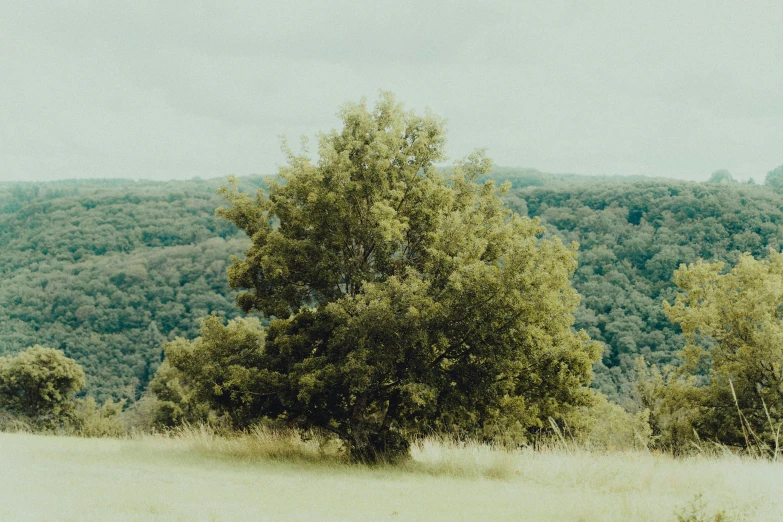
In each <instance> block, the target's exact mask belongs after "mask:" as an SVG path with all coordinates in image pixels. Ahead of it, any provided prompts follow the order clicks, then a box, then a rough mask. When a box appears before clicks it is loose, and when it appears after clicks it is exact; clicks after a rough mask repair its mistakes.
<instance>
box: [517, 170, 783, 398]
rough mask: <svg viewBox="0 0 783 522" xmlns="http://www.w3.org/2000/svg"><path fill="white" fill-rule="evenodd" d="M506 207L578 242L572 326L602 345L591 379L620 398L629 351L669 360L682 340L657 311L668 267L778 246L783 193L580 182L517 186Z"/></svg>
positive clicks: (742, 187) (668, 296) (626, 391)
mask: <svg viewBox="0 0 783 522" xmlns="http://www.w3.org/2000/svg"><path fill="white" fill-rule="evenodd" d="M510 203H511V204H512V206H516V208H517V210H518V211H519V212H522V213H524V212H527V213H528V214H529V215H530V216H540V217H541V219H542V221H543V222H544V224H545V225H546V227H547V229H548V232H549V233H552V234H556V235H558V236H560V237H561V238H562V239H563V240H564V241H566V242H571V241H576V242H578V243H579V245H580V249H579V250H580V253H579V268H578V269H577V271H576V274H575V276H574V279H573V282H574V286H575V288H576V290H577V291H578V292H579V293H580V294H581V295H582V302H581V305H580V308H579V310H578V312H577V314H575V315H576V327H577V328H584V329H586V330H587V331H588V332H589V333H590V336H591V337H592V338H593V339H596V340H599V341H601V342H603V343H604V345H605V351H604V356H603V361H602V364H599V365H597V367H596V368H595V369H596V374H597V376H596V381H595V383H594V385H595V386H596V387H598V388H600V389H601V390H603V391H604V392H605V393H606V394H608V395H609V396H611V397H613V398H615V399H616V400H620V401H622V399H624V398H627V397H629V395H630V393H631V389H630V388H631V383H630V382H629V380H630V379H632V378H633V374H634V366H635V359H636V357H638V356H639V355H642V356H644V357H645V359H646V360H647V361H648V362H649V363H653V364H667V363H672V362H675V354H676V352H678V351H679V350H680V349H681V348H682V346H683V344H684V340H683V338H682V336H681V335H680V334H679V331H678V329H677V328H676V327H675V326H674V325H672V324H671V323H670V322H669V321H668V320H667V319H666V317H665V316H664V315H663V310H662V303H663V301H664V300H668V301H670V302H673V300H674V297H675V295H676V293H677V292H676V287H675V285H674V284H673V283H672V273H673V272H674V270H676V269H677V268H678V267H679V265H680V264H681V263H692V262H695V261H697V260H698V259H704V260H707V261H724V262H726V263H727V267H728V266H731V265H733V264H734V263H735V262H736V260H737V259H738V257H739V256H740V254H741V253H743V252H750V253H752V254H753V255H754V256H756V257H765V256H766V255H767V252H768V250H769V249H770V248H774V249H777V250H780V248H781V243H783V197H781V196H780V195H779V194H776V193H775V192H773V191H772V190H770V189H769V188H767V187H760V186H756V185H748V184H729V185H726V184H711V183H693V182H680V181H674V180H654V181H641V180H635V181H621V180H615V181H598V182H592V183H584V182H582V183H575V184H572V185H571V186H558V187H556V188H547V187H541V188H537V187H529V188H526V189H523V190H518V191H515V192H513V194H512V195H511V197H510Z"/></svg>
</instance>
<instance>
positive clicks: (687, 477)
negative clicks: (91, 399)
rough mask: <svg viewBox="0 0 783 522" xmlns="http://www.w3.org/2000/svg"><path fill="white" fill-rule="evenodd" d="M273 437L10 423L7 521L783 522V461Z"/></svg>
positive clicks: (3, 464) (1, 462) (0, 506)
mask: <svg viewBox="0 0 783 522" xmlns="http://www.w3.org/2000/svg"><path fill="white" fill-rule="evenodd" d="M263 437H264V434H260V435H259V436H258V437H256V439H259V438H260V439H263ZM265 444H266V442H264V441H263V440H261V441H259V440H253V438H252V437H248V438H246V440H235V441H227V440H225V439H220V438H218V437H215V436H213V435H212V434H210V433H205V432H201V433H199V432H198V430H194V431H193V432H191V433H187V434H184V435H180V436H176V437H163V436H147V437H141V438H137V439H127V440H117V439H81V438H69V437H53V436H38V435H28V434H2V433H0V469H1V470H2V473H0V520H14V521H16V520H46V521H50V520H74V521H75V520H183V521H185V520H187V521H192V520H208V521H212V520H226V521H228V520H394V521H397V520H557V521H560V520H563V521H568V520H573V521H605V520H622V521H629V520H687V521H689V522H690V521H713V520H715V521H717V520H722V521H726V520H765V521H767V520H772V521H774V520H783V464H781V463H777V464H775V463H771V462H767V461H760V460H751V459H741V458H738V457H733V456H730V455H727V456H725V457H722V458H715V457H711V458H707V457H695V458H689V459H682V460H677V459H673V458H671V457H667V456H661V455H651V454H647V453H624V454H619V453H615V454H590V453H587V452H581V451H562V450H561V451H553V452H534V451H520V452H516V453H508V452H503V451H499V450H493V449H491V448H488V447H482V446H469V447H459V446H455V445H449V444H443V443H438V442H434V441H429V442H424V443H421V444H419V445H417V446H416V447H415V448H414V452H413V455H414V458H413V460H412V461H411V462H409V463H406V464H404V465H401V466H397V467H392V466H381V467H376V468H367V467H361V466H349V465H345V464H343V463H341V462H339V461H337V460H335V459H333V458H330V457H329V456H328V455H329V448H326V449H324V448H319V447H318V444H317V443H316V442H310V443H296V442H292V443H290V444H287V445H286V444H283V445H282V446H281V445H280V444H277V445H276V446H275V448H277V449H273V450H269V446H268V444H267V445H265ZM297 444H298V445H297ZM281 448H282V449H281ZM286 448H287V449H286ZM287 452H288V453H287ZM323 453H325V454H326V456H325V457H324V456H322V457H319V456H318V455H319V454H323ZM721 517H723V518H721Z"/></svg>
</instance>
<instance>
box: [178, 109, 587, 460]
mask: <svg viewBox="0 0 783 522" xmlns="http://www.w3.org/2000/svg"><path fill="white" fill-rule="evenodd" d="M340 116H341V117H342V120H343V124H344V126H343V129H342V130H341V131H340V132H337V131H332V132H331V133H329V134H325V135H322V136H321V137H320V147H319V157H320V159H319V161H318V162H317V163H315V164H314V163H312V162H311V161H310V159H309V158H308V157H307V156H306V155H296V154H294V153H292V152H291V151H290V150H287V153H288V165H287V166H285V167H283V168H281V169H280V175H279V181H276V182H275V181H273V182H271V183H269V191H268V193H266V192H261V191H259V193H258V194H257V195H256V197H255V198H251V197H249V196H248V195H246V194H243V193H240V192H238V191H237V189H236V185H232V186H229V187H226V188H223V189H222V190H221V193H222V194H223V196H224V197H226V198H227V200H228V201H229V203H230V206H229V207H227V208H223V209H220V210H219V211H218V214H219V215H221V216H223V217H225V218H227V219H228V220H230V221H231V222H233V223H234V224H236V225H237V226H238V227H239V228H241V229H242V230H244V231H245V232H246V233H247V235H248V237H250V238H251V240H252V242H253V243H252V246H251V247H250V249H249V250H247V252H246V256H245V258H244V259H234V260H233V264H232V265H231V266H230V268H229V270H228V274H229V281H230V283H231V286H232V288H234V289H239V290H244V291H243V292H241V293H240V294H239V295H238V297H237V302H238V304H239V306H240V307H241V308H242V309H243V310H244V311H245V312H253V311H255V312H258V313H261V314H263V315H264V316H266V317H269V318H274V319H275V320H273V321H272V323H271V327H270V328H269V330H268V332H267V334H266V339H265V342H263V341H262V338H261V336H259V335H258V334H257V333H256V334H254V333H253V332H251V331H249V330H247V328H245V327H243V326H242V325H241V323H232V325H229V327H224V326H223V325H222V324H221V323H220V321H219V320H218V319H217V318H213V319H208V320H207V321H206V322H205V324H204V326H203V329H202V339H201V340H200V341H198V342H197V343H196V344H194V345H192V346H191V347H189V348H186V347H180V348H174V349H172V348H173V347H172V348H170V349H169V351H171V352H172V353H174V352H176V353H178V355H175V356H173V357H171V359H170V361H171V364H172V366H174V367H176V368H178V369H179V370H181V371H182V373H183V375H184V377H183V379H184V381H188V385H192V386H196V387H200V389H201V391H200V392H199V396H201V397H205V398H208V399H209V400H210V402H211V404H212V406H213V407H215V408H217V409H219V410H222V411H225V412H227V413H228V414H229V415H232V416H233V418H234V419H235V421H236V422H240V423H245V422H249V421H250V420H252V419H258V418H259V417H261V416H266V417H270V418H276V419H285V420H287V421H288V422H291V423H295V424H297V425H300V426H305V427H320V428H322V429H324V430H328V431H330V432H332V433H334V434H336V435H337V436H339V437H340V438H341V439H342V440H343V441H345V442H346V443H347V445H348V446H349V448H350V451H351V456H352V458H354V459H358V460H374V459H375V458H377V457H378V456H379V455H382V456H384V457H395V456H399V455H405V454H407V448H408V440H409V437H410V436H412V435H414V434H416V433H423V432H426V431H428V430H432V429H442V430H449V431H452V432H456V431H463V432H468V433H473V434H479V435H480V434H484V435H487V436H491V435H492V434H493V433H497V432H498V431H503V430H510V429H513V430H516V432H518V433H520V434H521V436H524V433H526V432H528V431H529V430H536V429H541V428H543V427H545V426H548V417H555V418H560V417H561V416H562V415H563V414H564V413H565V412H567V411H569V410H570V409H571V408H573V407H574V406H578V405H582V404H586V403H588V402H590V394H589V393H588V390H587V388H586V386H587V385H588V384H589V382H590V378H591V366H592V363H593V362H594V361H595V360H596V359H597V357H598V355H599V352H598V348H597V346H596V345H595V344H594V343H592V342H590V341H589V339H588V338H587V335H586V334H584V333H583V332H581V333H577V332H575V331H573V329H572V327H571V326H572V324H573V317H572V312H573V310H574V309H575V307H576V306H577V303H578V300H579V297H578V295H577V294H576V292H574V290H573V289H572V288H571V286H570V283H569V276H570V275H571V274H572V273H573V271H574V269H575V267H576V245H573V246H572V247H571V248H567V247H565V246H563V245H562V244H561V242H560V241H559V240H558V239H556V238H555V239H547V240H543V239H540V236H541V235H542V234H543V232H544V229H543V228H542V227H541V226H540V224H539V222H538V221H537V220H531V219H528V218H522V217H520V216H518V215H515V214H513V213H511V212H510V211H509V210H507V209H506V208H504V206H503V204H502V201H501V199H500V197H499V194H500V193H501V192H502V191H503V190H505V189H504V188H503V189H501V190H498V189H497V188H496V187H495V185H494V184H493V183H491V182H489V183H485V184H478V183H477V182H476V180H477V179H478V177H479V176H480V175H482V174H485V173H487V172H488V170H489V168H490V162H489V160H487V159H486V158H485V157H484V155H483V153H481V152H478V153H474V154H472V155H471V156H469V157H468V158H467V160H465V161H463V162H461V163H458V164H457V165H456V166H455V167H454V168H453V169H452V170H451V171H449V172H448V173H444V172H442V171H440V170H438V169H436V168H435V164H436V163H437V162H439V161H441V160H442V159H443V145H444V130H443V122H442V121H441V120H440V119H438V118H437V117H435V116H432V115H431V114H425V115H424V116H418V115H416V114H414V113H412V112H406V111H404V110H403V109H402V106H401V105H399V104H397V103H396V102H395V100H394V98H393V97H392V96H391V95H390V94H383V95H382V96H381V99H380V101H379V103H378V105H377V106H376V107H375V109H374V110H373V111H370V110H368V109H367V107H366V106H365V104H364V103H361V104H358V105H356V104H348V105H346V106H345V107H344V108H343V109H342V111H341V113H340ZM185 354H188V355H187V357H185V356H184V355H185ZM188 361H191V362H188ZM188 375H190V376H191V377H188Z"/></svg>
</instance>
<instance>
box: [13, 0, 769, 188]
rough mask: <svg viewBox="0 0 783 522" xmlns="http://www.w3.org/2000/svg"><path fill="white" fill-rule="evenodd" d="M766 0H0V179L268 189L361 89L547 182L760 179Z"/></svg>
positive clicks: (765, 147) (765, 167) (765, 144)
mask: <svg viewBox="0 0 783 522" xmlns="http://www.w3.org/2000/svg"><path fill="white" fill-rule="evenodd" d="M782 27H783V2H781V1H780V0H769V1H754V0H746V1H739V0H737V1H722V2H720V1H715V0H713V1H704V2H702V1H694V0H687V1H683V0H677V1H672V2H668V1H663V0H656V1H646V0H645V1H632V0H624V1H616V2H601V1H594V0H593V1H589V2H586V1H585V2H576V1H567V2H560V1H551V0H549V1H540V2H526V1H511V2H489V1H486V2H435V1H427V0H418V1H407V0H395V1H394V2H359V1H356V0H351V1H345V2H330V1H324V0H314V1H311V2H291V1H286V2H284V1H277V2H264V1H257V0H248V1H240V2H228V1H214V2H198V1H180V0H177V1H173V0H167V1H165V2H159V1H150V2H148V1H139V0H135V1H128V2H119V1H111V2H108V1H95V2H91V1H81V2H75V1H74V2H55V1H39V2H34V1H18V2H17V1H13V0H4V1H3V2H2V4H0V181H9V180H49V179H62V178H74V177H80V178H84V177H130V178H148V179H172V178H191V177H195V176H199V177H202V178H208V177H216V176H224V175H226V174H230V173H234V174H237V175H246V174H253V173H262V174H268V173H273V172H275V171H276V167H277V165H279V164H280V163H281V162H282V161H283V160H284V157H283V155H282V154H281V152H280V139H279V136H281V135H284V136H286V137H288V138H289V140H290V141H291V142H292V143H296V142H297V141H298V139H299V137H300V136H301V135H307V136H311V137H312V136H314V135H315V134H316V133H318V132H319V131H325V130H328V129H331V128H334V127H336V126H338V124H339V121H338V120H337V117H336V112H337V110H338V107H339V106H340V105H341V104H342V103H343V102H345V101H348V100H352V101H358V100H359V99H360V98H361V97H363V96H366V97H367V98H368V99H369V100H370V101H371V102H372V101H374V100H375V98H376V97H377V93H378V91H379V89H384V90H390V91H392V92H394V93H396V94H397V96H398V99H399V100H400V101H402V102H404V103H405V105H406V107H408V108H413V109H417V110H423V109H424V108H425V107H429V108H431V109H432V110H433V112H435V113H436V114H438V115H440V116H442V117H444V118H446V120H447V129H448V146H447V151H448V155H449V157H450V158H451V159H458V158H460V157H462V156H464V155H466V154H467V153H469V152H470V151H471V150H473V149H475V148H479V147H485V148H487V149H488V151H489V155H490V157H492V158H493V159H494V161H495V163H496V164H498V165H503V166H524V167H535V168H538V169H541V170H544V171H548V172H571V173H582V174H644V175H655V176H669V177H682V178H689V179H706V178H707V177H708V176H709V175H710V173H711V172H713V171H715V170H717V169H721V168H726V169H729V170H730V171H731V172H732V173H733V174H734V175H735V177H736V178H740V179H746V178H748V177H751V176H752V177H755V178H756V181H761V180H763V177H764V175H765V174H766V172H767V171H769V170H771V169H772V168H774V167H776V166H777V165H780V164H783V30H782V29H781V28H782Z"/></svg>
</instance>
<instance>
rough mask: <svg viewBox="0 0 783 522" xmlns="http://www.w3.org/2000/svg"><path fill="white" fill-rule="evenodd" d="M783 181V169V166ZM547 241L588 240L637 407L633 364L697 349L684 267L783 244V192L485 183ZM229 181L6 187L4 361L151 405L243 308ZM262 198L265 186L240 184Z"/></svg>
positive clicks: (589, 299) (606, 322) (0, 322)
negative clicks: (669, 313) (673, 307)
mask: <svg viewBox="0 0 783 522" xmlns="http://www.w3.org/2000/svg"><path fill="white" fill-rule="evenodd" d="M775 172H777V171H775ZM489 178H491V179H495V180H497V181H498V182H499V183H502V182H504V181H508V182H510V183H511V185H512V186H515V187H518V188H516V189H512V191H511V192H510V193H508V194H506V195H505V196H504V199H505V201H506V203H507V204H508V205H509V206H510V207H512V208H513V209H515V210H516V211H517V212H519V213H520V214H522V215H529V216H531V217H532V216H539V217H540V218H541V219H542V222H543V223H544V225H545V226H546V228H547V234H550V235H558V236H560V237H561V238H562V239H563V240H564V241H565V242H566V243H570V242H571V241H576V242H578V243H579V245H580V248H579V266H578V268H577V270H576V273H575V275H574V277H573V284H574V287H575V289H576V290H577V291H578V292H579V294H581V296H582V301H581V304H580V307H579V309H578V310H577V312H576V313H575V318H576V324H575V326H576V327H577V328H584V329H585V330H586V331H587V332H588V333H589V334H590V336H591V337H592V338H593V339H595V340H597V341H599V342H601V343H602V344H603V346H604V352H603V356H602V359H601V361H600V362H599V363H598V364H597V365H596V366H595V368H594V370H595V373H596V377H595V380H594V383H593V386H594V387H596V388H598V389H600V390H601V391H603V392H604V393H605V394H606V395H607V396H609V397H610V398H612V399H613V400H615V401H617V402H620V403H624V402H627V401H628V400H629V398H630V397H631V396H632V395H633V393H634V390H633V388H634V382H635V379H636V370H635V364H636V363H635V360H636V358H637V357H638V356H644V357H645V359H646V360H647V361H648V362H650V363H651V364H656V365H664V364H668V363H676V362H677V361H678V355H677V354H678V352H679V351H680V350H681V349H682V347H683V346H684V343H685V340H684V338H683V336H682V334H681V332H680V330H679V328H678V327H677V326H676V325H674V324H672V323H671V322H670V321H669V320H668V319H667V318H666V317H665V315H664V313H663V309H662V303H663V301H664V300H669V301H673V299H674V296H675V294H676V287H675V285H674V283H673V282H672V273H673V271H674V270H675V269H676V268H677V267H678V266H679V265H680V264H681V263H692V262H695V261H696V260H698V259H704V260H710V261H712V260H715V261H725V262H727V265H728V266H732V265H733V264H734V263H736V261H737V260H738V259H739V256H740V254H741V253H743V252H750V253H751V254H752V255H753V256H755V257H757V258H765V257H766V256H767V252H768V250H769V249H770V248H772V249H778V250H779V249H780V247H781V245H780V242H781V238H783V229H782V228H781V227H783V210H781V209H782V208H783V196H781V195H779V194H778V193H776V192H775V191H774V190H773V189H775V188H777V186H776V185H775V184H774V183H775V176H773V177H772V180H771V181H772V183H771V185H770V186H760V185H749V184H738V183H729V184H726V183H723V184H719V183H693V182H680V181H674V180H643V179H641V180H640V179H634V180H627V179H617V178H591V177H584V176H582V177H580V176H572V175H553V174H546V173H541V172H539V171H535V170H532V169H526V170H519V169H516V170H515V169H495V170H494V171H493V172H492V173H491V174H490V175H489V176H486V177H485V178H484V179H489ZM223 183H224V180H222V179H216V180H208V181H200V180H191V181H176V182H167V183H156V182H134V181H130V180H99V181H92V180H90V181H86V180H84V181H65V182H54V183H7V184H0V355H9V354H15V353H19V352H21V351H22V350H24V349H25V348H27V347H29V346H32V345H35V344H41V345H44V346H50V347H53V348H57V349H60V350H62V351H63V352H64V353H65V354H66V355H67V356H69V357H72V358H74V359H75V360H76V361H77V362H78V363H79V364H80V365H81V366H83V367H84V369H85V372H86V374H87V385H86V388H85V391H84V392H82V393H86V394H88V395H92V396H95V397H96V398H97V399H98V400H99V401H103V400H105V399H107V398H114V399H121V398H138V397H139V396H140V395H141V393H142V392H143V391H144V389H145V388H146V387H147V385H148V383H149V381H150V379H151V378H152V376H153V375H154V374H155V371H156V369H157V367H158V365H159V364H160V362H161V358H162V350H161V346H162V344H163V343H165V342H166V341H169V340H172V339H174V338H176V337H178V336H180V337H184V338H193V337H195V336H196V335H198V329H199V321H200V319H201V318H202V317H203V316H205V315H207V314H209V313H212V312H217V313H219V314H221V315H224V316H225V317H226V318H228V319H232V318H235V317H237V316H239V315H241V313H240V312H239V311H238V310H237V308H236V306H235V302H234V294H233V293H232V292H231V290H230V288H229V287H228V283H227V278H226V273H225V272H226V267H227V266H228V264H229V258H230V256H231V255H239V254H241V253H242V252H243V251H244V250H245V249H246V248H247V246H248V240H247V237H246V236H245V235H244V234H240V233H239V232H238V231H237V229H236V227H234V225H233V224H232V223H229V222H228V221H226V220H223V219H220V218H216V217H215V216H214V211H215V208H216V207H218V206H219V205H221V203H222V199H221V198H220V197H219V196H218V195H217V194H216V189H217V188H218V187H220V186H221V185H222V184H223ZM240 184H241V187H240V188H241V189H242V190H245V191H249V192H253V191H255V190H256V189H257V188H259V187H261V186H263V179H262V178H261V177H250V178H241V180H240Z"/></svg>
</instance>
